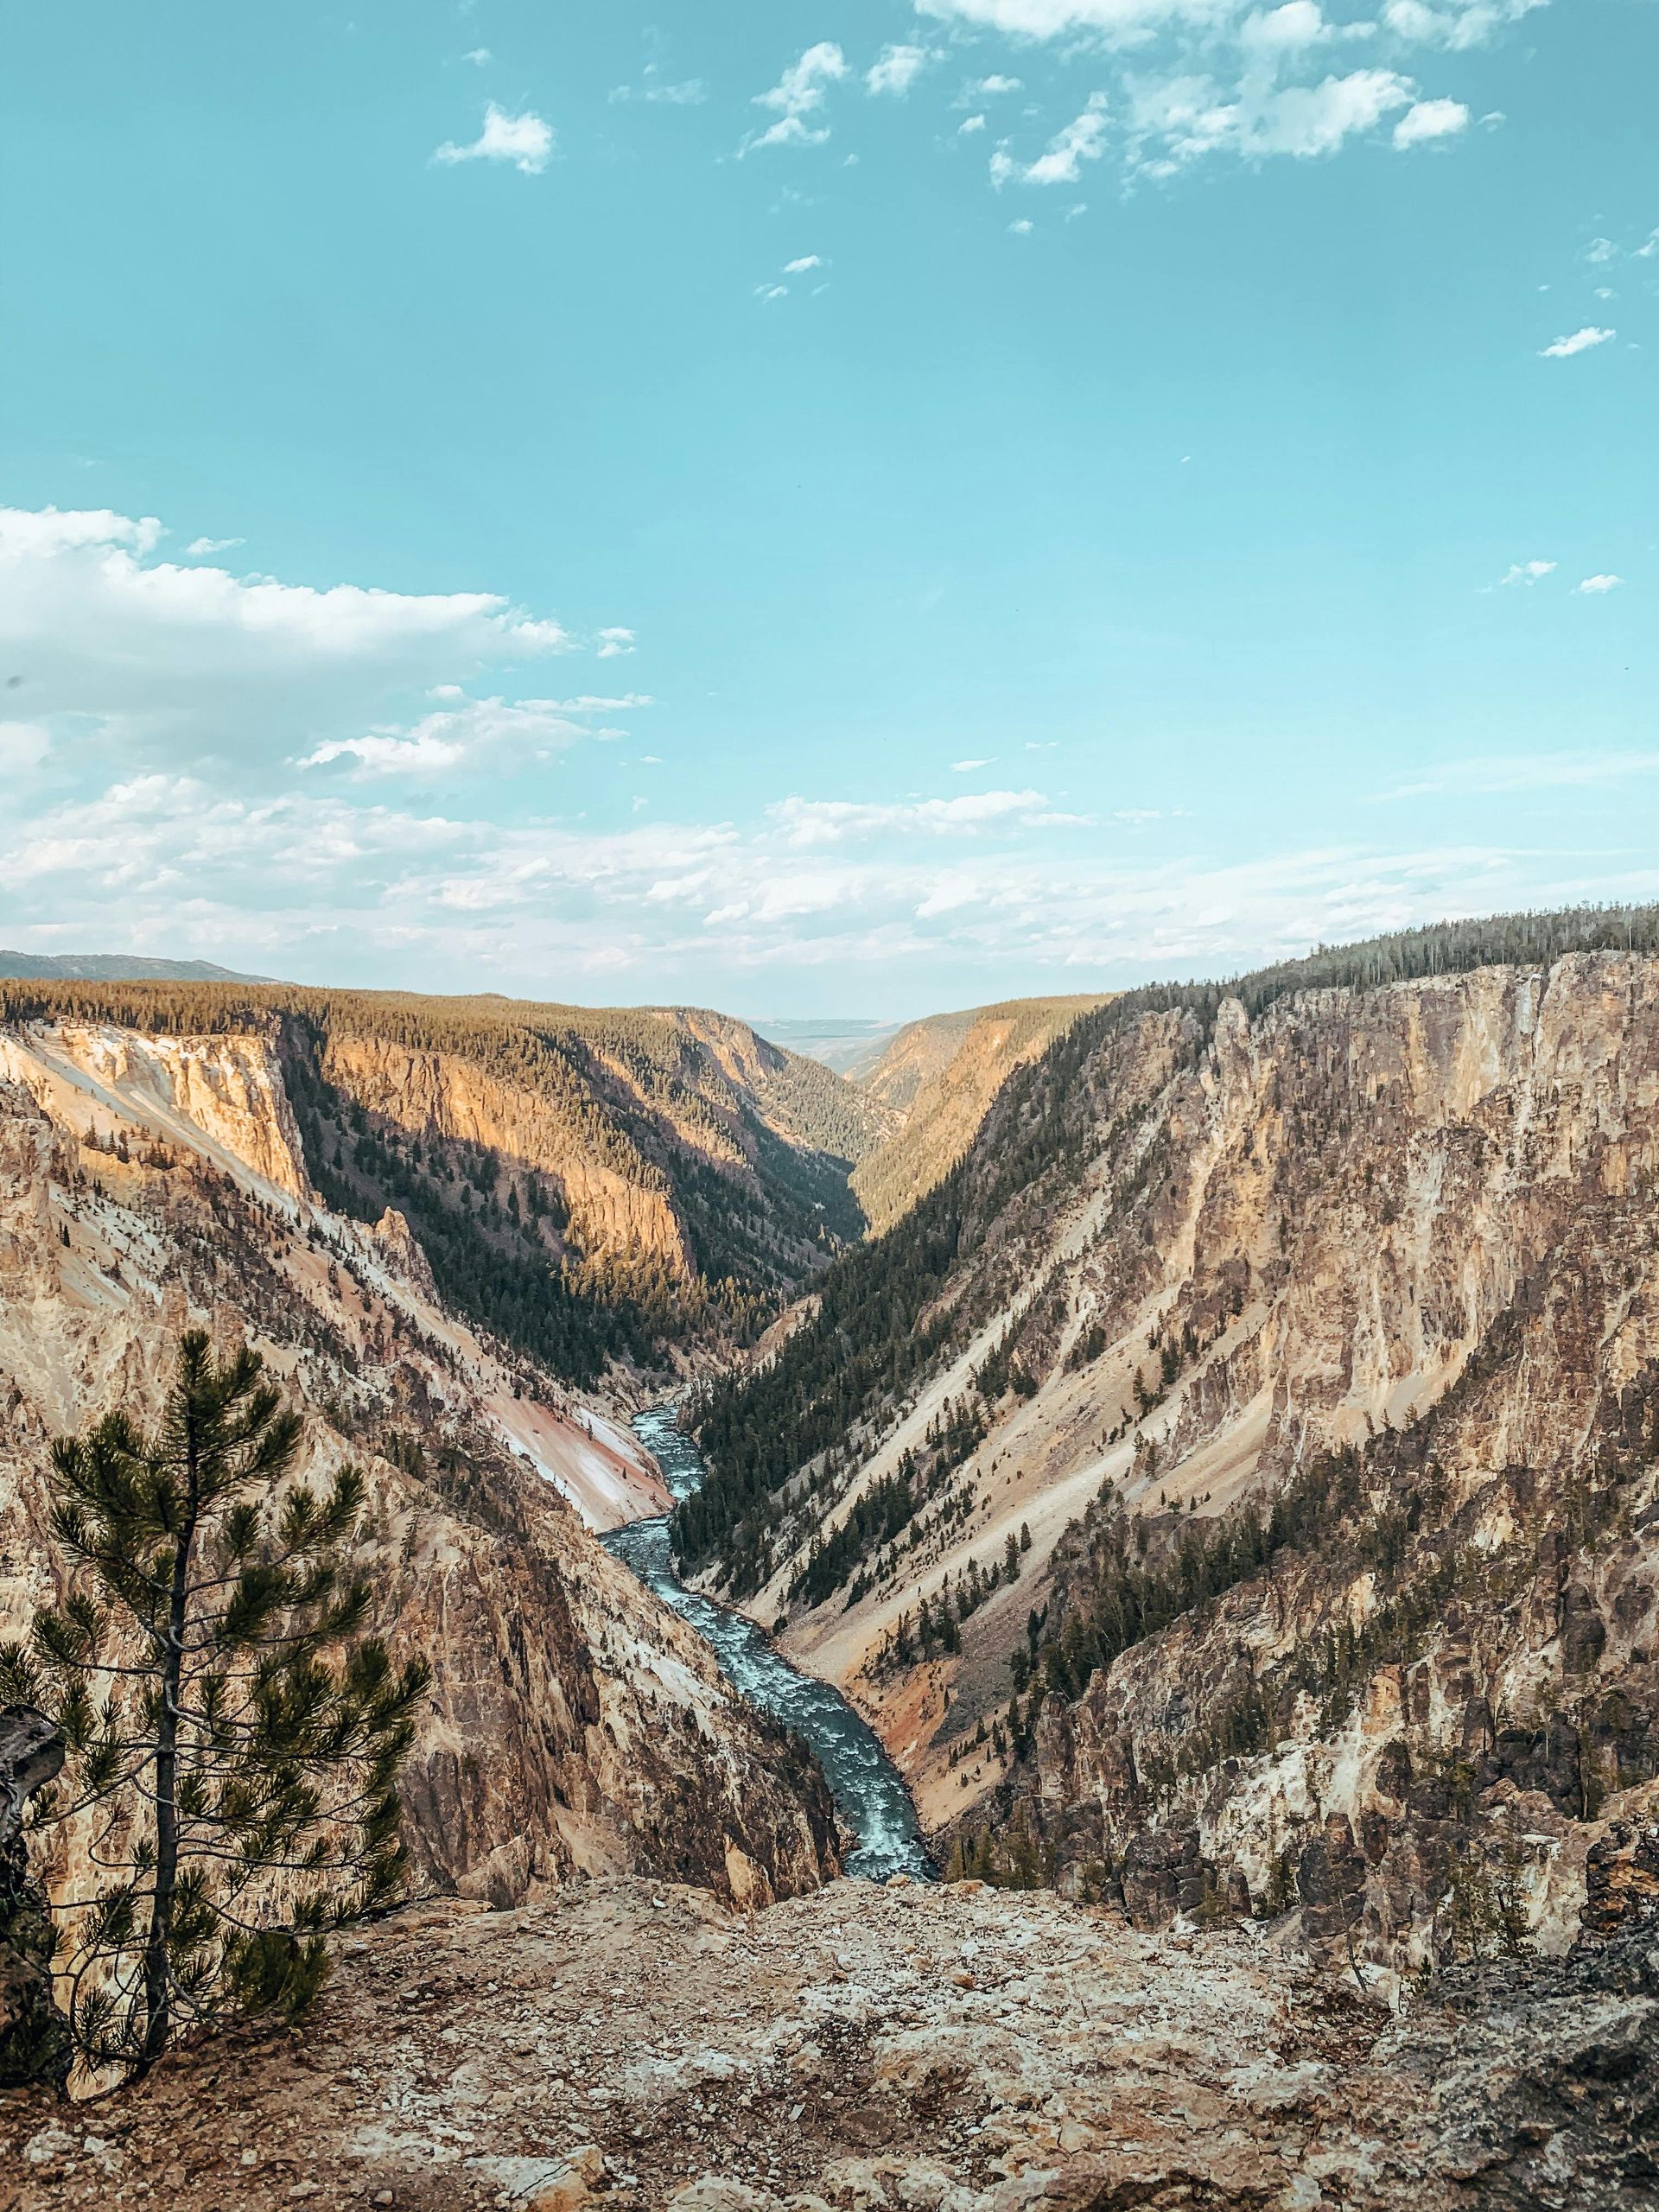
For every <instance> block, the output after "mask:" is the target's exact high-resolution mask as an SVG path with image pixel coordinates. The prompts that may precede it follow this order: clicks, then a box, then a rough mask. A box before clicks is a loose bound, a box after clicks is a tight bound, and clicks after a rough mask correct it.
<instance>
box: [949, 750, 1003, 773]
mask: <svg viewBox="0 0 1659 2212" xmlns="http://www.w3.org/2000/svg"><path fill="white" fill-rule="evenodd" d="M995 758H996V755H995V753H990V754H988V755H987V757H986V758H985V759H984V760H953V761H952V762H951V763H950V772H951V774H952V775H953V776H968V775H971V774H972V773H973V772H974V770H975V769H976V768H988V767H989V766H991V764H992V762H993V761H994V760H995Z"/></svg>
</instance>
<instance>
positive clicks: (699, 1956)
mask: <svg viewBox="0 0 1659 2212" xmlns="http://www.w3.org/2000/svg"><path fill="white" fill-rule="evenodd" d="M1632 1945H1634V1948H1632ZM1517 1971H1518V1970H1517ZM1494 1972H1495V1973H1496V1980H1495V1981H1494V1980H1493V1976H1492V1974H1490V1973H1489V1974H1487V1975H1486V1976H1485V1977H1484V1979H1483V1978H1480V1977H1477V1978H1476V1980H1478V1984H1479V1986H1478V1987H1476V1986H1474V1985H1473V1984H1472V1983H1471V1988H1470V1991H1469V1992H1468V1993H1466V1996H1467V2001H1466V2002H1465V2004H1463V2005H1461V2006H1459V2005H1457V2004H1456V2003H1455V2002H1454V2003H1452V2004H1450V2005H1448V2004H1446V2003H1444V2002H1442V2003H1439V2004H1436V2005H1432V2006H1428V2007H1426V2008H1425V2009H1424V2010H1423V2011H1422V2012H1420V2013H1419V2014H1418V2015H1416V2016H1414V2019H1413V2020H1412V2021H1411V2022H1410V2023H1408V2024H1406V2025H1403V2026H1402V2025H1401V2024H1390V2023H1389V2019H1388V2018H1387V2016H1386V2015H1384V2014H1382V2013H1379V2012H1376V2011H1375V2010H1373V2009H1372V2008H1371V2007H1370V2006H1369V2005H1366V2004H1363V2003H1362V2002H1361V2000H1360V1999H1358V1997H1357V1994H1356V1993H1354V1992H1353V1990H1352V1989H1351V1987H1349V1988H1344V1986H1343V1985H1341V1984H1340V1983H1337V1982H1333V1981H1332V1980H1329V1979H1326V1978H1325V1977H1322V1976H1318V1975H1315V1974H1313V1973H1311V1972H1310V1971H1309V1970H1307V1969H1306V1968H1305V1967H1300V1966H1299V1965H1297V1964H1296V1963H1295V1962H1294V1961H1292V1960H1290V1959H1288V1958H1287V1957H1285V1956H1283V1955H1281V1954H1280V1953H1279V1952H1278V1951H1277V1950H1276V1949H1275V1948H1274V1945H1273V1943H1272V1942H1270V1941H1269V1940H1268V1937H1266V1936H1264V1935H1263V1934H1262V1932H1261V1931H1260V1930H1258V1929H1254V1928H1241V1929H1232V1930H1221V1931H1217V1932H1213V1933H1212V1932H1210V1931H1204V1932H1202V1933H1198V1934H1193V1935H1190V1936H1181V1935H1162V1936H1146V1935H1141V1934H1137V1933H1136V1932H1135V1931H1134V1930H1133V1929H1128V1927H1126V1926H1125V1925H1124V1924H1123V1923H1122V1921H1121V1919H1119V1918H1118V1917H1117V1916H1116V1914H1115V1913H1113V1912H1111V1911H1109V1910H1097V1911H1090V1910H1080V1909H1078V1908H1077V1907H1074V1906H1071V1905H1068V1904H1065V1903H1063V1902H1062V1901H1060V1900H1059V1899H1058V1898H1055V1897H1049V1896H1044V1895H1035V1896H1013V1895H1009V1894H1007V1893H1005V1892H999V1891H986V1890H980V1889H977V1888H976V1886H975V1885H957V1886H954V1887H935V1886H919V1885H908V1884H900V1885H894V1886H890V1887H887V1888H884V1889H873V1888H872V1887H870V1886H869V1885H865V1884H859V1883H853V1882H841V1883H837V1884H836V1885H833V1886H832V1887H830V1888H829V1889H827V1890H824V1891H820V1892H819V1893H817V1895H815V1896H811V1897H802V1898H799V1899H797V1900H795V1901H794V1902H792V1903H789V1904H781V1905H779V1906H776V1907H774V1908H772V1910H769V1911H766V1912H762V1913H757V1914H754V1915H752V1916H737V1917H730V1916H727V1915H726V1914H725V1913H724V1912H723V1911H722V1910H721V1908H720V1907H719V1906H718V1905H717V1904H715V1902H714V1901H713V1899H712V1898H711V1897H709V1895H708V1894H707V1893H705V1892H703V1891H696V1890H689V1889H674V1888H666V1889H665V1888H661V1887H656V1886H653V1885H651V1884H649V1883H641V1882H637V1881H615V1882H607V1883H602V1884H594V1885H591V1886H588V1885H582V1886H577V1885H573V1886H572V1887H570V1888H569V1889H567V1890H564V1891H561V1892H559V1893H558V1894H557V1895H556V1896H555V1897H553V1898H552V1899H551V1900H550V1902H548V1903H546V1904H537V1905H534V1906H530V1907H525V1908H522V1909H520V1910H515V1911H509V1912H492V1911H489V1910H484V1909H481V1908H477V1907H469V1906H467V1905H465V1904H452V1903H447V1902H446V1903H444V1904H425V1905H421V1906H416V1907H411V1908H410V1909H409V1910H405V1911H404V1912H403V1913H401V1914H399V1915H398V1916H396V1917H395V1918H393V1919H391V1920H389V1921H386V1922H385V1923H381V1924H380V1925H379V1926H378V1927H376V1928H374V1929H372V1930H370V1931H368V1933H367V1934H366V1935H365V1936H362V1937H360V1938H359V1939H357V1940H355V1941H353V1942H348V1943H347V1944H346V1948H345V1953H344V1955H343V1956H342V1958H341V1959H340V1965H339V1969H338V1972H337V1974H336V1976H335V1979H334V1982H333V1984H332V1986H330V1989H329V1990H328V1992H327V1995H326V1997H325V1999H324V2000H323V2002H322V2004H321V2006H320V2008H319V2010H318V2012H317V2013H316V2014H315V2017H314V2018H313V2019H312V2020H311V2021H310V2023H309V2024H308V2025H307V2026H306V2027H305V2028H304V2030H303V2031H296V2032H293V2033H289V2034H284V2035H281V2036H265V2037H237V2038H232V2039H229V2040H221V2041H219V2042H218V2043H216V2044H212V2045H210V2046H206V2047H204V2048H202V2049H200V2050H195V2051H187V2052H184V2053H181V2054H180V2055H179V2056H175V2057H174V2058H173V2059H170V2060H169V2061H168V2063H165V2064H164V2065H163V2066H162V2068H161V2069H159V2070H158V2071H157V2073H156V2075H154V2076H153V2077H152V2078H151V2080H150V2081H149V2082H147V2083H146V2084H144V2085H143V2087H142V2088H139V2089H137V2090H136V2091H132V2092H129V2093H125V2094H121V2095H118V2096H117V2097H115V2098H112V2099H110V2100H107V2101H104V2102H102V2103H99V2104H93V2105H85V2106H65V2105H60V2104H54V2103H53V2102H52V2101H49V2100H48V2099H44V2098H36V2097H33V2096H14V2097H11V2098H8V2099H0V2208H4V2212H58V2208H62V2207H68V2206H86V2207H97V2208H99V2212H105V2208H109V2212H114V2208H117V2207H123V2206H131V2207H137V2206H143V2207H144V2208H146V2212H151V2208H153V2212H163V2208H165V2212H210V2208H215V2207H216V2208H219V2212H276V2209H277V2208H279V2207H280V2208H287V2207H289V2206H291V2205H306V2206H308V2207H312V2208H315V2212H328V2209H329V2208H334V2207H337V2206H338V2207H345V2206H352V2207H355V2206H359V2205H363V2206H369V2205H372V2206H375V2207H379V2208H385V2207H391V2208H393V2212H473V2208H483V2207H492V2208H495V2207H517V2208H521V2212H580V2209H581V2208H588V2209H589V2212H601V2208H604V2207H614V2208H616V2212H635V2209H636V2208H638V2212H645V2208H651V2209H652V2212H655V2208H658V2207H662V2206H667V2205H673V2206H675V2207H677V2212H779V2208H783V2207H789V2208H792V2212H819V2208H821V2207H830V2208H845V2212H865V2209H866V2208H878V2207H884V2206H888V2205H891V2206H895V2207H902V2208H912V2212H1027V2208H1033V2209H1034V2208H1038V2207H1043V2208H1048V2209H1049V2212H1109V2209H1110V2212H1116V2209H1117V2208H1128V2207H1130V2206H1135V2207H1144V2206H1152V2207H1165V2206H1171V2207H1173V2206H1178V2205H1179V2206H1205V2207H1224V2206H1241V2207H1243V2206H1249V2207H1258V2208H1266V2207H1272V2208H1282V2212H1313V2208H1317V2207H1319V2206H1321V2205H1332V2206H1355V2207H1359V2206H1402V2207H1404V2206H1409V2207H1411V2208H1412V2212H1428V2208H1434V2207H1439V2206H1441V2205H1465V2206H1466V2205H1471V2204H1477V2203H1478V2204H1488V2203H1491V2204H1504V2205H1515V2206H1517V2207H1518V2206H1522V2205H1526V2206H1532V2205H1539V2206H1558V2205H1559V2206H1567V2205H1574V2206H1577V2205H1584V2206H1600V2205H1602V2204H1606V2205H1609V2206H1611V2205H1615V2204H1617V2205H1619V2206H1621V2207H1632V2208H1634V2207H1637V2206H1641V2205H1649V2204H1656V2203H1659V2168H1656V2167H1655V2166H1654V2164H1652V2160H1651V2157H1650V2156H1649V2153H1650V2152H1651V2149H1652V2146H1653V2145H1654V2143H1655V2142H1656V2141H1659V2101H1656V2086H1655V2085H1656V2068H1655V2031H1656V2023H1659V1930H1655V1929H1649V1931H1648V1932H1647V1933H1646V1934H1645V1935H1644V1936H1640V1937H1639V1938H1635V1939H1624V1948H1623V1949H1621V1950H1619V1951H1618V1955H1617V1957H1615V1955H1614V1952H1613V1951H1612V1950H1609V1951H1607V1952H1606V1953H1605V1955H1602V1956H1601V1958H1600V1961H1599V1963H1593V1964H1592V1967H1591V1968H1590V1969H1588V1970H1580V1969H1574V1970H1572V1971H1569V1970H1567V1969H1566V1968H1540V1969H1537V1970H1536V1973H1535V1974H1532V1973H1529V1974H1522V1975H1520V1976H1519V1979H1518V1980H1517V1978H1516V1971H1509V1970H1494ZM1537 1974H1541V1975H1542V1976H1543V1977H1544V1980H1543V1982H1542V1983H1541V1984H1539V1985H1538V1986H1535V1982H1536V1978H1537ZM1506 2008H1507V2009H1506ZM1644 2136H1645V2138H1646V2145H1647V2148H1646V2149H1644V2148H1643V2137H1644Z"/></svg>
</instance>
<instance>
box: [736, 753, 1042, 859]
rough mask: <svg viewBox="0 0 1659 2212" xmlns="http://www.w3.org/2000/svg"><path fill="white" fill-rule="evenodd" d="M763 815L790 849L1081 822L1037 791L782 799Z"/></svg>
mask: <svg viewBox="0 0 1659 2212" xmlns="http://www.w3.org/2000/svg"><path fill="white" fill-rule="evenodd" d="M965 765H967V766H974V765H976V764H974V763H972V762H969V763H967V764H965ZM977 765H979V766H988V763H985V762H980V763H978V764H977ZM766 812H767V814H768V816H769V817H770V818H771V819H772V822H774V823H776V824H777V825H778V827H779V829H780V830H781V831H782V833H783V836H784V840H785V843H786V844H789V845H791V846H806V845H839V844H843V843H845V842H849V840H852V839H857V838H872V837H882V836H893V835H901V836H905V835H912V834H914V833H916V832H918V831H919V832H922V833H924V834H925V835H927V836H936V837H948V836H976V835H977V834H978V833H979V832H980V831H982V830H984V829H990V828H993V827H995V826H999V825H1001V826H1003V827H1007V826H1008V825H1009V824H1017V825H1020V826H1022V827H1025V828H1027V829H1033V828H1042V829H1049V828H1053V827H1056V826H1058V825H1060V824H1066V825H1070V824H1073V823H1081V822H1082V821H1083V819H1084V817H1082V816H1080V815H1067V814H1059V813H1057V812H1056V811H1055V810H1053V809H1052V807H1051V806H1050V804H1049V803H1048V801H1047V799H1046V798H1045V797H1044V796H1043V794H1042V792H1041V791H974V792H970V793H966V794H964V795H963V797H962V798H924V799H904V800H898V801H894V802H893V803H892V804H866V803H864V802H861V801H859V800H855V799H806V798H786V799H780V800H779V801H778V803H777V804H775V805H773V806H770V807H768V808H767V810H766Z"/></svg>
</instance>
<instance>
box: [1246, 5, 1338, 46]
mask: <svg viewBox="0 0 1659 2212" xmlns="http://www.w3.org/2000/svg"><path fill="white" fill-rule="evenodd" d="M1238 35H1239V42H1240V44H1241V45H1242V46H1243V47H1244V48H1246V49H1247V50H1249V49H1253V50H1255V51H1256V52H1260V53H1268V54H1297V53H1300V52H1301V51H1302V50H1303V49H1304V48H1307V47H1310V46H1318V45H1319V44H1320V43H1322V42H1323V41H1325V40H1326V39H1328V38H1329V37H1330V36H1331V27H1330V25H1329V24H1328V23H1327V22H1325V17H1324V15H1323V14H1322V13H1321V11H1320V10H1319V9H1318V8H1317V7H1316V6H1315V5H1314V4H1313V0H1285V4H1284V6H1283V7H1281V8H1271V9H1268V10H1266V11H1265V12H1264V11H1262V10H1259V9H1258V10H1256V12H1255V14H1254V15H1250V16H1246V17H1245V19H1244V21H1243V23H1242V24H1241V25H1240V26H1239V33H1238Z"/></svg>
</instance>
